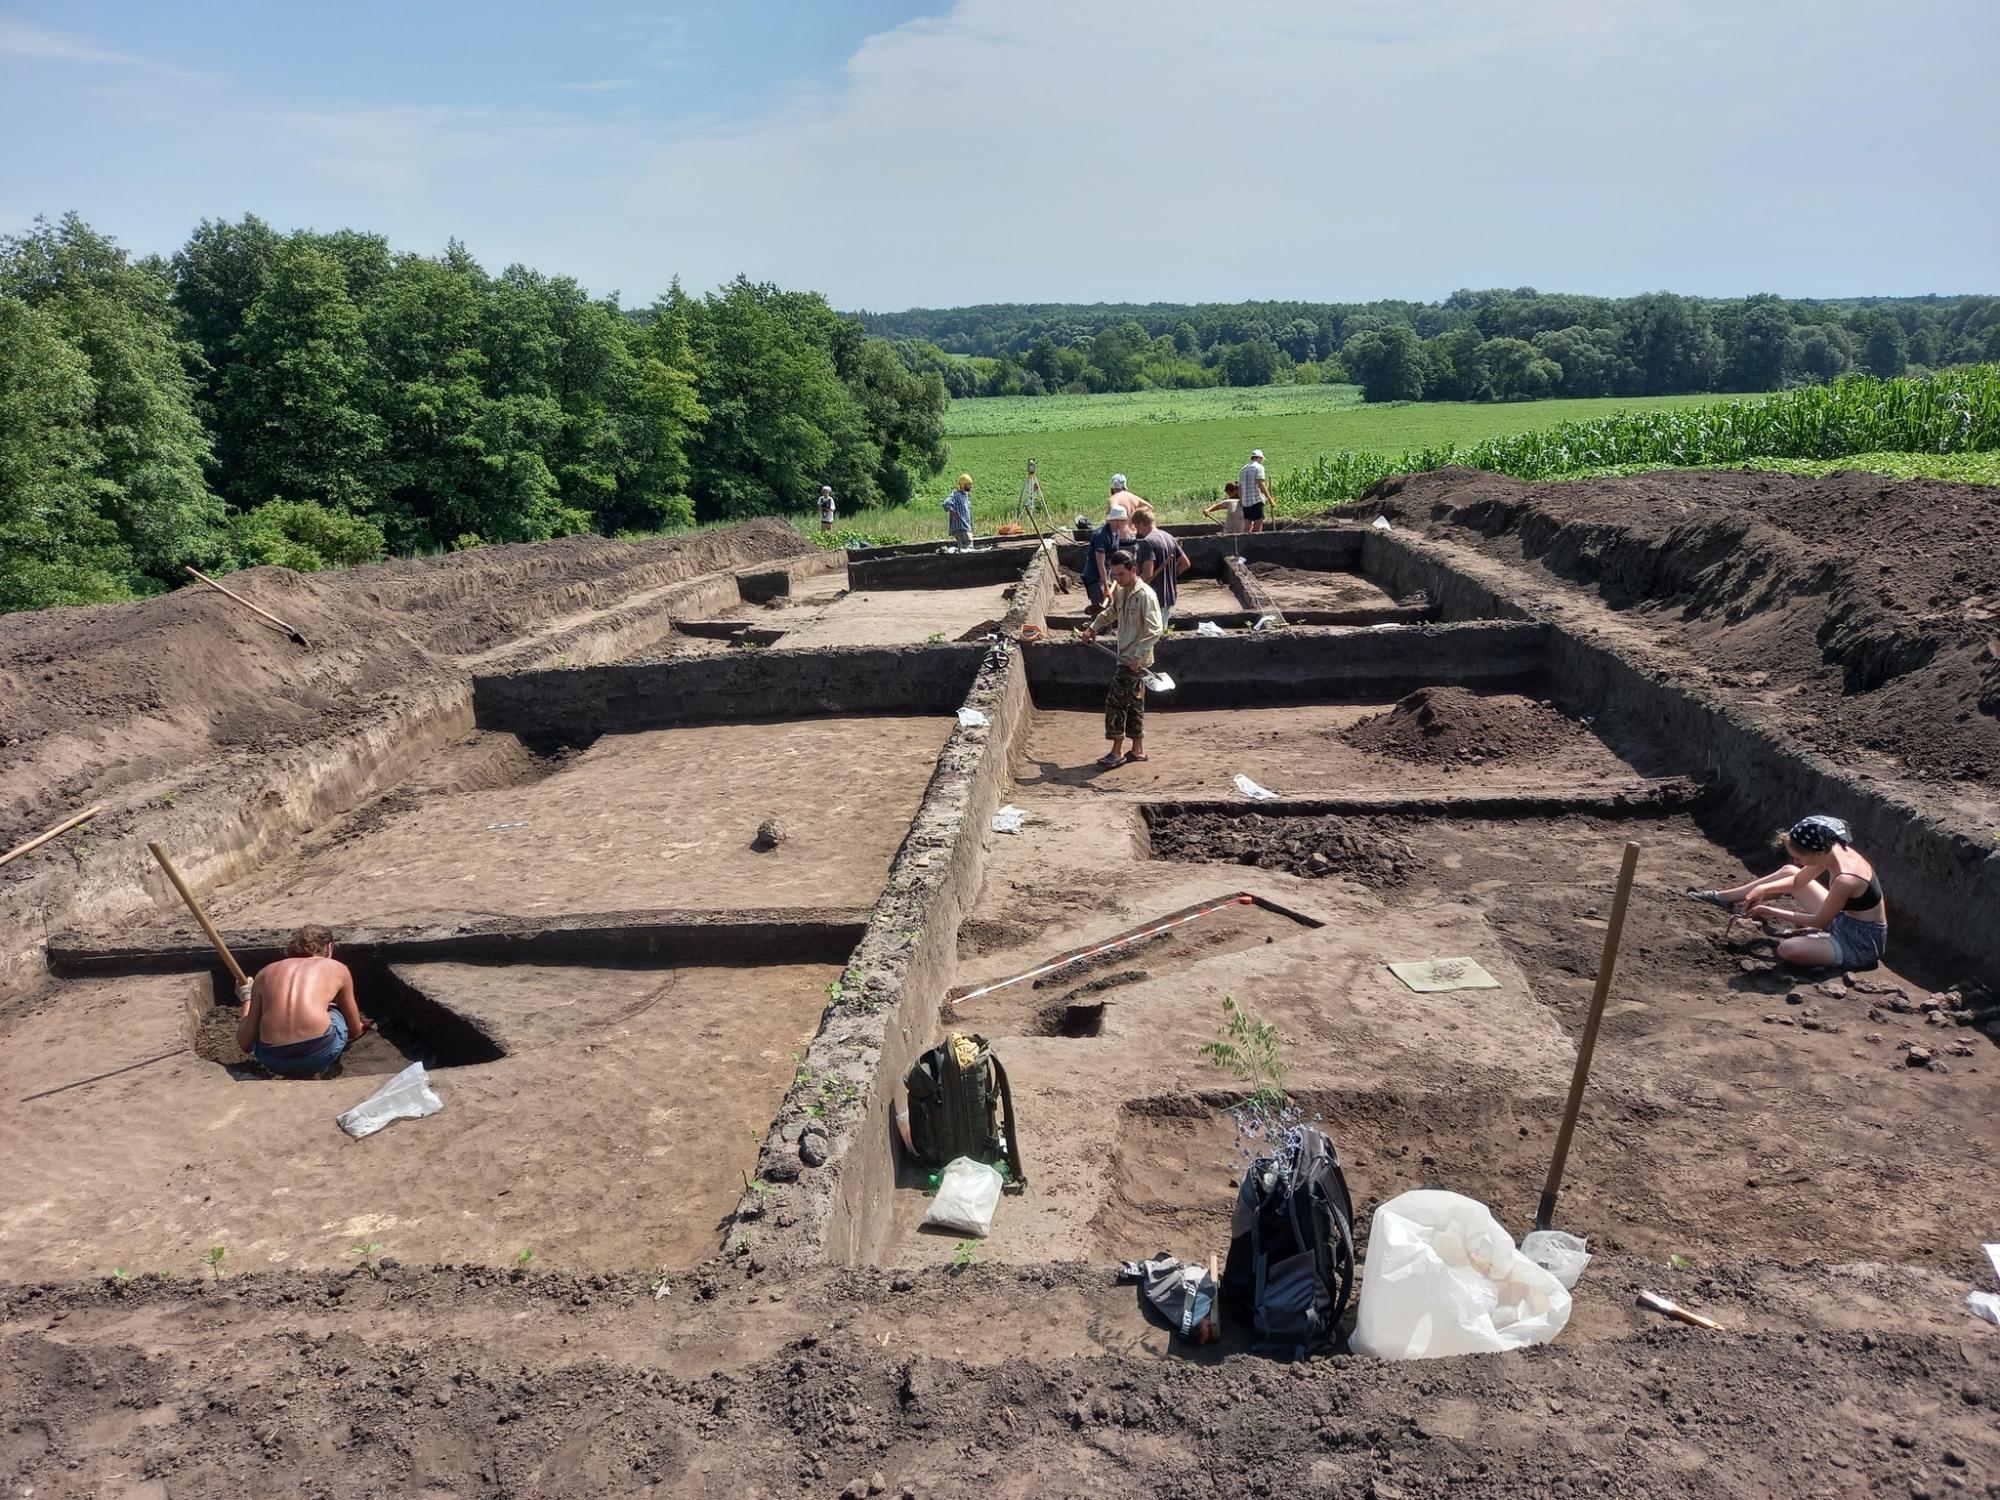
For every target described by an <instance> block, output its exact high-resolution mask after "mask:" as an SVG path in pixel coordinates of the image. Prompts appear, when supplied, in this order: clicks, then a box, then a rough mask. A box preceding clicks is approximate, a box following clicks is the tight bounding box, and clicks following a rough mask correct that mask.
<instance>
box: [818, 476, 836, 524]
mask: <svg viewBox="0 0 2000 1500" xmlns="http://www.w3.org/2000/svg"><path fill="white" fill-rule="evenodd" d="M834 511H835V507H834V503H833V486H832V485H830V484H823V485H821V486H820V487H819V529H820V530H821V531H831V530H833V519H834Z"/></svg>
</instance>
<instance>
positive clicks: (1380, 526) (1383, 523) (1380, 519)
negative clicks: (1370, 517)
mask: <svg viewBox="0 0 2000 1500" xmlns="http://www.w3.org/2000/svg"><path fill="white" fill-rule="evenodd" d="M1370 524H1371V525H1373V526H1374V528H1375V529H1376V530H1377V531H1387V530H1388V529H1389V518H1388V517H1387V516H1377V517H1376V518H1375V519H1374V521H1372V522H1371V523H1370Z"/></svg>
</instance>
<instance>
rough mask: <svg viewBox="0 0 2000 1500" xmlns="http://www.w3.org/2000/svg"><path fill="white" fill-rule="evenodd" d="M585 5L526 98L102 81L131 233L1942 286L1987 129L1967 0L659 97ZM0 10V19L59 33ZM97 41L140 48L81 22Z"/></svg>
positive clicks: (1090, 43)
mask: <svg viewBox="0 0 2000 1500" xmlns="http://www.w3.org/2000/svg"><path fill="white" fill-rule="evenodd" d="M619 25H620V27H621V28H622V29H620V30H619V32H618V34H617V35H616V36H612V37H609V38H608V46H609V50H611V51H612V52H614V53H615V54H616V55H617V56H618V58H619V59H620V61H619V62H618V63H617V64H615V65H614V66H617V67H619V68H621V69H624V68H630V69H632V70H633V71H634V73H635V77H637V78H638V79H639V80H640V81H638V82H636V83H635V84H634V86H632V87H618V88H614V87H612V85H613V84H620V83H623V82H624V81H625V80H624V79H623V78H622V77H620V78H606V79H604V80H597V81H594V82H593V81H591V80H584V81H583V82H582V83H579V84H573V85H570V86H568V88H567V89H565V88H563V87H562V86H552V87H551V90H549V91H544V92H543V93H542V94H541V95H540V97H541V98H543V99H547V100H551V101H555V100H558V99H560V100H561V102H560V105H559V106H558V105H557V104H555V103H553V102H552V103H551V104H550V105H548V106H537V107H534V108H501V107H483V108H464V107H444V106H437V105H429V104H409V105H405V106H394V107H379V106H371V107H365V108H360V107H357V108H325V109H313V110H300V109H286V108H277V107H272V106H270V105H269V104H267V103H265V102H263V101H260V100H257V99H254V98H248V97H243V96H241V95H232V94H230V93H228V92H227V91H218V94H217V97H216V98H214V99H213V100H210V101H207V102H205V104H204V106H203V108H202V109H201V110H199V111H196V112H194V113H192V114H189V113H185V112H178V113H172V112H168V111H163V110H160V109H158V108H156V107H154V106H153V105H152V103H151V102H150V101H148V100H146V99H145V97H144V94H143V91H142V90H137V89H132V90H128V91H127V93H128V94H129V96H130V97H129V98H127V99H126V100H125V101H124V105H123V107H124V109H125V110H126V111H128V112H129V115H128V118H129V120H130V122H131V124H132V125H133V126H134V127H137V126H140V125H142V124H143V126H144V128H145V138H146V139H147V141H148V143H149V146H150V147H151V150H152V153H153V158H152V160H151V161H149V162H148V164H147V166H148V176H147V179H146V181H145V183H144V185H143V187H140V186H137V185H130V186H128V187H127V188H126V191H127V193H129V194H131V195H132V196H133V197H135V198H136V197H139V196H142V195H146V196H147V205H148V209H149V212H150V214H151V218H149V220H148V224H149V225H150V224H151V223H153V222H155V221H158V222H162V223H164V222H167V221H183V222H178V223H177V224H176V227H175V228H174V229H171V230H166V231H163V232H166V233H185V230H186V227H187V225H188V224H190V223H191V222H192V221H193V219H195V218H197V217H199V216H200V215H201V214H202V213H216V212H222V213H230V214H234V213H237V212H241V211H243V210H246V209H247V210H250V211H253V212H257V213H260V214H264V215H265V216H267V217H269V218H271V219H272V220H273V221H274V222H278V223H281V224H283V223H300V224H307V223H310V224H317V225H319V226H321V227H327V226H331V225H334V224H352V225H354V226H356V227H362V228H369V229H377V230H381V231H383V232H386V233H388V234H389V235H390V236H391V238H392V240H394V241H395V242H396V243H397V244H399V245H408V246H412V247H420V248H435V247H437V246H441V245H442V244H443V243H444V240H445V239H446V238H447V237H448V236H451V235H457V236H459V237H460V238H462V239H464V240H465V241H466V242H467V244H468V245H470V246H471V248H472V249H473V250H474V252H475V253H476V254H478V255H480V256H481V258H482V259H484V260H485V261H487V262H488V263H489V264H493V265H498V264H504V263H505V262H507V261H510V260H516V259H519V260H525V261H527V262H528V263H530V264H533V265H536V266H538V267H540V268H542V269H544V270H547V271H551V272H563V273H568V274H572V275H575V276H576V277H578V278H579V279H580V280H581V281H583V282H584V283H585V284H586V285H588V286H589V287H591V288H592V289H593V290H594V291H607V290H609V289H611V288H613V287H619V288H622V289H623V290H624V291H625V292H626V293H627V295H628V300H644V299H647V298H650V297H651V296H652V295H653V294H655V293H656V292H658V291H659V290H661V289H663V288H664V287H665V285H666V283H667V280H668V278H669V277H670V276H672V275H674V274H676V273H679V274H680V275H681V277H682V279H683V281H684V282H685V283H686V284H687V285H689V286H691V287H696V288H700V287H706V286H712V285H715V284H717V283H719V282H720V281H722V280H724V279H726V278H727V277H728V276H730V275H733V274H735V273H736V272H737V271H739V270H740V271H746V272H748V273H749V274H751V275H753V276H757V277H767V278H770V279H772V280H776V281H778V282H780V283H783V284H785V285H790V286H811V287H817V288H819V289H822V290H824V291H826V292H827V293H828V294H829V295H830V296H831V297H832V298H833V300H834V301H835V302H836V303H837V304H838V305H841V306H847V307H857V306H868V307H876V308H894V307H902V306H908V305H911V304H919V303H929V304H945V303H957V302H968V301H999V300H1008V299H1023V300H1089V299H1096V298H1103V299H1107V300H1133V301H1143V300H1149V299H1155V298H1157V299H1164V300H1196V299H1209V298H1218V299H1220V298H1235V297H1283V296H1300V297H1314V298H1365V297H1375V296H1412V297H1436V296H1441V295H1443V294H1445V293H1447V292H1449V291H1450V290H1452V289H1453V288H1454V287H1458V286H1468V285H1470V286H1492V285H1508V286H1512V285H1521V284H1534V285H1538V286H1542V287H1545V288H1550V289H1563V290H1579V291H1601V292H1630V291H1637V290H1645V289H1649V288H1655V287H1663V286H1664V287H1673V288H1675V289H1677V290H1684V291H1694V292H1706V293H1715V294H1726V293H1737V292H1744V291H1751V290H1758V289H1773V290H1780V291H1784V292H1787V293H1791V294H1795V295H1831V294H1838V293H1858V292H1871V291H1873V292H1884V293H1888V292H1907V291H1927V290H1938V291H1959V290H1980V289H1988V288H1990V283H1991V280H1992V270H1993V262H1992V259H1991V255H1990V249H1989V247H1990V245H1991V244H1992V243H1993V242H1994V241H1995V240H1996V239H2000V208H1996V200H1995V198H1994V196H1993V195H1991V194H1985V193H1980V192H1977V191H1974V190H1972V185H1973V184H1975V183H1978V182H1980V181H1982V180H1983V179H1984V177H1985V175H1987V171H1988V164H1987V162H1986V155H1987V153H1989V152H1990V150H1991V149H1992V146H1993V143H1994V141H1995V140H1996V139H2000V91H1995V90H1993V89H1991V88H1990V87H1987V86H1986V82H1987V81H1986V80H1985V79H1984V78H1983V76H1982V75H1983V74H1984V72H1985V70H1986V69H1987V68H1988V67H1989V66H1990V60H1991V58H1992V57H1993V56H1994V55H1995V49H1996V44H2000V7H1996V6H1994V5H1992V4H1991V0H1931V3H1929V4H1928V5H1926V6H1925V7H1920V8H1914V9H1912V8H1903V9H1898V10H1891V9H1888V8H1884V7H1881V6H1879V4H1877V3H1876V0H1764V3H1760V4H1756V5H1748V6H1746V5H1742V4H1741V3H1740V0H1537V3H1534V4H1529V5H1520V6H1511V7H1502V6H1494V5H1491V4H1489V3H1487V0H1323V3H1312V0H1303V3H1291V0H1234V3H1232V4H1231V5H1229V6H1227V7H1222V6H1216V5H1214V4H1212V3H1211V0H1150V3H1147V4H1144V5H1140V4H1136V3H1128V0H957V3H956V4H955V5H953V7H952V9H951V10H950V11H949V13H948V14H945V15H943V16H939V17H935V18H928V19H924V20H920V21H915V22H912V23H910V24H908V25H905V26H900V27H897V28H895V29H894V30H891V31H887V32H884V33H882V34H880V35H877V36H874V37H871V38H870V39H868V41H867V42H865V43H864V44H863V45H862V46H861V47H860V48H859V49H857V51H856V52H855V54H854V56H853V57H852V58H851V59H849V60H848V62H847V64H846V66H845V68H844V69H842V70H841V71H840V73H839V74H838V75H837V76H836V77H835V78H833V79H831V80H828V81H826V82H824V83H821V84H819V85H817V86H813V87H809V88H804V89H800V90H795V91H793V92H791V93H789V94H786V95H783V96H774V97H773V98H771V99H770V100H768V101H765V102H764V103H763V104H762V105H761V109H762V113H761V114H760V115H759V116H758V117H756V118H754V119H751V120H749V121H742V120H738V121H723V120H714V119H711V120H708V121H705V122H703V123H701V124H698V125H689V124H688V123H686V121H685V117H684V116H680V117H678V118H677V123H675V124H673V125H672V126H667V125H663V124H661V123H660V122H659V121H658V120H657V119H655V118H654V117H653V116H654V106H655V105H656V104H657V102H658V96H659V95H660V94H662V93H664V92H667V91H671V94H672V99H673V102H674V104H675V105H676V106H682V105H684V104H685V102H686V97H687V96H688V95H689V94H693V95H694V96H696V97H699V94H700V88H699V83H700V79H699V76H698V71H699V70H696V72H695V73H694V74H691V73H690V72H689V71H688V70H686V69H678V70H676V69H675V68H674V67H673V64H674V62H675V60H676V59H678V58H681V57H682V56H684V48H685V46H686V35H685V31H684V29H683V28H680V27H678V26H675V25H671V24H670V25H666V26H660V25H657V24H655V23H653V22H652V21H651V20H650V19H649V18H645V17H634V18H631V19H630V20H629V21H628V22H621V23H619ZM22 30H23V29H22V28H18V27H17V28H12V29H11V30H4V29H0V54H5V53H6V52H7V51H8V49H9V45H10V41H11V45H12V46H13V48H14V49H15V54H14V55H20V50H19V49H21V48H22V47H24V46H30V45H32V46H41V47H44V48H47V47H52V46H69V47H72V48H81V49H82V50H83V51H85V52H92V53H94V49H91V48H89V47H88V46H87V45H86V44H82V43H76V42H73V41H66V40H64V39H60V38H58V39H56V40H55V41H53V42H52V41H49V40H47V38H48V37H49V36H50V34H48V33H40V32H34V33H32V35H31V36H29V37H28V39H27V40H25V41H24V40H23V38H22V35H21V32H22ZM114 59H115V60H118V61H121V62H124V63H126V64H128V65H131V66H142V65H143V64H142V63H141V61H140V60H135V59H122V58H118V57H117V55H116V54H104V55H101V56H100V55H93V56H92V57H91V58H89V59H87V60H93V61H98V62H104V61H109V60H114ZM77 60H86V59H83V58H78V59H77ZM739 63H740V65H741V66H743V67H746V68H747V67H754V66H755V60H754V58H749V57H746V58H742V59H739ZM704 66H707V64H704ZM641 69H650V70H651V71H647V72H640V71H639V70H641ZM662 69H664V71H662ZM1862 78H1865V79H1866V80H1867V82H1866V83H1865V85H1862V84H1856V83H1854V82H1852V80H1857V79H1862ZM565 94H568V95H569V97H567V98H565V97H563V96H564V95H565ZM1857 99H1865V100H1866V108H1865V109H1863V108H1861V107H1860V106H1859V105H1858V104H1857V103H1856V102H1855V101H1856V100H1857ZM62 165H64V164H63V163H61V162H52V163H51V164H50V167H49V169H48V170H49V171H50V172H51V173H54V172H55V171H56V170H57V169H58V168H60V167H61V166H62ZM15 196H17V197H18V196H21V193H19V192H17V193H16V194H15ZM79 206H81V207H83V208H84V209H85V211H86V215H87V216H95V217H102V218H103V219H105V220H106V221H107V222H106V224H105V227H107V228H110V229H112V230H113V231H117V230H118V229H119V228H120V227H121V226H120V224H119V223H118V221H117V216H116V214H115V213H114V212H111V211H109V210H107V209H100V208H98V207H97V206H96V205H94V204H92V203H89V202H84V203H82V204H80V205H79ZM1885 224H1886V225H1891V226H1895V225H1901V226H1903V228H1901V229H1899V230H1897V231H1896V232H1893V233H1889V234H1885V233H1883V232H1882V230H1883V226H1884V225H1885ZM127 237H128V239H132V240H133V242H135V243H141V244H143V243H144V241H143V240H142V239H137V238H136V237H133V236H130V235H129V234H128V236H127ZM147 248H162V247H160V246H156V245H148V246H147Z"/></svg>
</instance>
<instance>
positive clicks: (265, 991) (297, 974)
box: [236, 944, 368, 1052]
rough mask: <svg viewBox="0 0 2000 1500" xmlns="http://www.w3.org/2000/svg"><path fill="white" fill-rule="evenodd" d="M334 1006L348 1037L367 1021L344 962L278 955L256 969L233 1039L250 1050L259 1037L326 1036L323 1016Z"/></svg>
mask: <svg viewBox="0 0 2000 1500" xmlns="http://www.w3.org/2000/svg"><path fill="white" fill-rule="evenodd" d="M331 946H332V945H331V944H329V945H328V947H329V949H330V948H331ZM336 1006H337V1007H339V1010H340V1014H341V1015H342V1017H343V1018H345V1020H346V1022H347V1034H348V1037H349V1039H350V1040H353V1039H358V1038H359V1037H360V1035H361V1034H362V1032H364V1031H366V1030H367V1029H368V1022H366V1021H365V1020H363V1019H362V1018H361V1010H360V1008H359V1007H358V1006H357V1005H356V1004H355V1003H354V976H353V975H352V974H351V973H349V972H348V968H347V965H346V964H344V963H341V962H339V961H338V960H336V959H333V958H331V957H328V956H326V955H324V954H314V955H311V956H308V957H303V958H298V957H294V958H281V959H279V960H278V961H277V962H276V963H274V964H267V965H266V966H265V967H264V968H262V969H260V970H259V971H258V973H257V979H256V982H255V983H254V984H253V985H252V986H251V989H250V999H249V1002H248V1003H247V1004H246V1005H245V1006H244V1007H243V1016H242V1019H241V1020H240V1021H238V1022H237V1024H236V1044H237V1046H239V1047H241V1048H242V1049H243V1050H244V1051H245V1052H248V1051H250V1050H251V1048H252V1047H254V1046H255V1045H256V1044H257V1043H258V1042H260V1041H261V1042H263V1043H264V1045H265V1046H267V1047H281V1046H284V1045H285V1044H287V1043H290V1042H308V1041H312V1040H314V1039H315V1038H317V1037H322V1036H325V1035H326V1033H327V1030H328V1024H329V1023H328V1021H327V1015H328V1013H329V1012H331V1011H332V1010H333V1009H334V1008H335V1007H336Z"/></svg>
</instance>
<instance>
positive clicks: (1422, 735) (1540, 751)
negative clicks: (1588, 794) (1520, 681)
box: [1341, 687, 1584, 767]
mask: <svg viewBox="0 0 2000 1500" xmlns="http://www.w3.org/2000/svg"><path fill="white" fill-rule="evenodd" d="M1583 733H1584V731H1583V729H1582V727H1581V726H1580V725H1578V724H1575V723H1573V722H1571V721H1570V720H1569V719H1566V718H1564V717H1563V716H1562V715H1561V714H1560V713H1558V712H1556V710H1555V709H1554V708H1552V707H1550V706H1549V705H1547V704H1545V703H1537V702H1535V701H1534V700H1532V699H1528V698H1517V697H1513V696H1511V695H1505V694H1499V695H1493V696H1486V695H1482V694H1479V693H1475V692H1471V691H1469V690H1467V689H1465V688H1462V687H1424V688H1418V689H1417V690H1416V691H1415V692H1414V693H1411V694H1410V695H1409V696H1408V697H1407V698H1404V699H1403V700H1402V701H1400V702H1399V703H1397V704H1396V705H1395V706H1394V707H1393V708H1390V709H1389V710H1387V711H1386V712H1384V713H1379V714H1375V715H1373V716H1372V717H1370V718H1366V719H1363V720H1362V721H1361V722H1360V723H1358V724H1356V725H1354V726H1353V727H1352V728H1350V729H1348V730H1347V731H1346V732H1345V733H1344V734H1342V735H1341V738H1342V739H1343V740H1345V741H1346V742H1347V743H1348V744H1350V745H1352V746H1354V747H1355V749H1357V750H1372V751H1374V752H1375V753H1376V754H1378V755H1392V756H1394V757H1395V758H1396V759H1398V760H1407V761H1413V762H1415V763H1417V764H1419V765H1427V766H1446V767H1451V766H1477V765H1483V764H1484V763H1485V762H1487V761H1494V760H1513V759H1515V758H1517V757H1520V756H1524V755H1547V754H1550V753H1552V752H1555V751H1559V750H1563V749H1566V748H1568V747H1569V746H1570V745H1571V744H1573V743H1575V741H1576V740H1577V739H1578V738H1579V737H1581V736H1582V734H1583Z"/></svg>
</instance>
